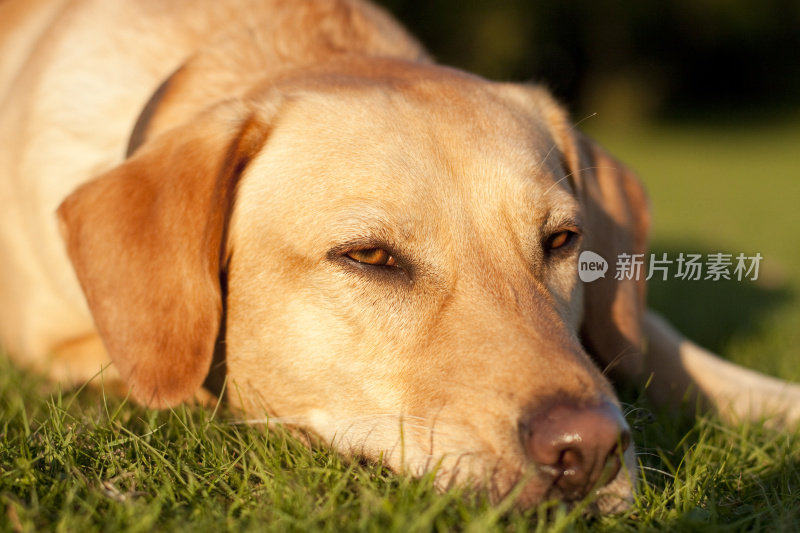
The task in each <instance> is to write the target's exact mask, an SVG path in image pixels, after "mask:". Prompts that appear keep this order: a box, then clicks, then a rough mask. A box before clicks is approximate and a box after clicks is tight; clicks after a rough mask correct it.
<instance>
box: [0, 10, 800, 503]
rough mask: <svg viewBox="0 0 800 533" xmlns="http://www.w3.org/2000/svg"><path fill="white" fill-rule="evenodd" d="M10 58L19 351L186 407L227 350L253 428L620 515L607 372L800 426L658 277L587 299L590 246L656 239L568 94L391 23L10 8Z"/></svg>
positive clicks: (621, 491)
mask: <svg viewBox="0 0 800 533" xmlns="http://www.w3.org/2000/svg"><path fill="white" fill-rule="evenodd" d="M0 51H2V53H0V139H2V144H0V180H2V181H0V187H1V188H0V190H2V193H0V194H1V195H2V196H0V245H1V246H2V247H3V250H4V261H3V262H2V264H0V341H2V343H3V345H4V346H5V347H6V348H7V349H8V350H9V352H10V353H11V354H12V355H13V356H14V357H15V358H16V359H17V360H19V361H21V362H22V363H25V364H28V365H31V366H34V367H36V368H38V369H40V370H42V371H44V372H47V373H49V374H50V375H51V376H53V377H55V378H57V379H61V380H64V381H71V382H81V381H85V380H87V379H90V378H92V377H93V376H94V375H95V374H97V372H98V371H99V369H100V368H101V367H102V366H107V365H108V364H109V363H111V362H112V361H113V363H114V364H113V365H111V366H110V367H108V368H106V371H105V374H104V375H105V377H106V378H109V377H114V376H116V375H119V376H120V377H121V378H122V380H124V381H125V383H127V384H128V385H129V386H130V387H131V388H132V392H133V395H134V396H135V397H136V398H137V399H139V400H140V401H142V402H144V403H147V404H150V405H156V406H166V405H173V404H175V403H178V402H180V401H183V400H186V399H189V398H191V397H192V396H194V395H196V394H197V393H198V391H199V390H200V387H201V385H202V383H203V381H204V380H205V379H206V377H207V375H208V373H209V366H210V365H211V360H212V355H213V353H214V350H215V346H217V347H218V348H219V346H223V347H224V349H223V350H219V349H218V354H219V353H222V352H224V356H225V359H224V361H225V367H226V368H227V377H228V379H229V382H228V391H229V398H230V399H231V401H232V402H233V403H234V404H235V405H238V406H241V407H242V408H244V409H245V410H246V411H248V412H250V413H251V414H253V415H255V416H263V415H264V414H265V413H268V414H270V415H271V416H273V417H275V418H276V419H278V420H284V421H287V422H290V423H292V424H295V425H298V426H301V427H304V428H307V429H310V430H312V431H314V432H316V433H317V434H319V435H320V436H321V437H323V438H324V439H326V440H328V441H329V442H332V443H333V445H334V446H335V447H337V448H338V449H340V450H342V451H343V452H345V453H349V452H358V453H363V454H365V455H367V456H369V457H378V456H379V455H381V454H383V455H384V458H385V460H386V461H387V463H388V464H389V465H391V466H392V467H394V468H396V469H398V470H402V469H408V470H410V471H412V472H413V473H419V472H422V471H425V470H427V469H430V468H433V467H435V466H438V468H439V480H440V482H441V483H443V484H446V483H448V482H477V483H481V484H485V485H486V486H487V487H489V488H490V489H491V490H493V491H494V492H495V493H496V494H498V495H501V494H504V493H506V492H507V491H508V490H509V489H510V488H511V487H512V486H513V485H514V484H515V483H516V482H517V481H518V480H520V479H522V478H525V476H527V475H528V473H529V472H530V477H529V478H525V479H527V481H526V485H525V487H524V490H523V491H522V501H524V502H527V503H532V502H536V501H540V500H541V499H542V498H545V497H552V496H555V497H561V498H564V499H568V500H575V499H579V498H582V497H584V496H585V495H587V494H588V493H590V492H591V491H592V490H593V489H595V488H597V487H599V486H601V485H604V484H605V483H606V482H608V481H610V482H609V483H608V484H607V485H606V486H605V487H603V488H602V489H601V490H600V491H599V499H598V505H599V507H600V508H601V509H603V510H610V509H613V508H616V507H618V506H619V505H620V502H624V501H625V500H626V499H627V498H628V497H629V496H630V491H631V485H632V479H633V478H634V477H635V476H634V475H633V474H632V472H634V469H633V463H634V462H633V460H632V454H633V447H632V446H628V441H629V435H628V432H627V428H626V426H625V422H624V420H622V418H621V415H620V413H619V407H618V406H619V404H618V401H617V400H616V398H615V396H614V393H613V390H612V388H611V386H610V384H609V383H608V381H607V380H606V378H605V377H604V376H603V375H602V374H601V371H600V369H599V368H598V367H597V366H595V364H594V363H593V360H592V359H590V355H591V357H593V358H594V361H595V362H597V363H599V364H600V365H602V366H603V367H606V366H609V367H610V369H611V372H612V375H614V376H615V377H618V378H624V379H631V380H635V379H643V378H644V377H645V376H647V375H649V374H650V373H652V372H655V377H654V380H653V383H654V385H653V395H654V397H656V398H658V399H660V400H663V401H668V400H670V399H675V398H680V397H681V396H682V395H683V394H684V392H685V391H686V388H687V386H688V385H689V384H690V383H696V384H697V385H698V388H699V389H701V391H702V392H704V393H705V395H706V397H708V398H709V399H710V400H711V401H712V404H713V405H715V406H716V407H718V408H719V409H720V410H722V412H723V413H724V414H728V415H732V416H746V415H755V416H759V415H760V414H762V413H763V412H764V409H767V408H769V409H777V410H779V411H781V412H782V413H783V415H784V416H785V417H786V418H787V419H789V420H794V419H796V418H797V417H798V409H800V408H799V407H798V404H800V392H798V389H797V387H795V386H791V385H787V384H784V383H782V382H779V381H777V380H770V379H769V378H765V377H763V376H760V375H757V374H755V373H752V372H749V371H746V370H744V369H741V368H739V367H735V366H733V365H730V364H728V363H724V362H722V361H720V360H719V359H717V358H715V357H714V356H712V355H710V354H707V353H705V352H703V351H702V350H700V349H699V348H697V347H695V346H692V345H690V344H687V343H685V342H684V341H683V340H682V339H681V338H680V336H679V335H678V334H677V333H676V332H674V331H672V330H671V329H670V328H669V326H667V325H666V324H665V323H663V322H662V321H660V320H659V319H658V318H656V317H654V316H652V315H649V314H647V313H645V310H644V285H643V282H642V281H638V280H621V281H618V280H614V279H612V278H613V276H612V277H609V278H608V279H604V280H599V281H597V282H595V283H592V284H587V285H586V286H582V285H581V284H580V283H579V282H578V280H577V275H576V261H577V254H578V252H579V250H580V249H589V250H594V251H597V252H602V254H603V255H604V256H605V257H607V258H609V259H611V258H613V257H615V256H616V255H617V254H620V253H643V252H644V250H645V247H646V233H647V226H648V216H647V206H646V201H645V196H644V192H643V190H642V188H641V186H640V185H639V183H638V181H637V180H636V179H635V178H634V177H633V176H632V175H631V174H630V173H629V172H628V171H627V170H626V169H625V168H624V167H623V166H622V165H620V164H619V163H617V162H616V161H614V160H613V159H611V158H610V157H609V156H607V155H606V154H605V153H604V152H603V151H602V150H600V149H599V148H598V147H596V146H595V145H594V144H593V143H592V142H591V141H589V140H588V139H586V138H585V137H583V136H582V135H580V134H579V133H577V132H575V131H574V130H573V129H572V128H571V126H570V125H569V123H568V122H567V120H566V118H565V116H564V114H563V112H562V111H561V109H560V108H559V107H558V106H557V105H556V104H555V103H554V102H553V101H552V99H551V98H550V97H549V96H548V95H547V94H546V93H545V92H544V91H543V90H541V89H537V88H533V87H524V86H516V85H511V84H496V83H491V82H488V81H485V80H482V79H480V78H477V77H474V76H471V75H468V74H465V73H462V72H459V71H456V70H452V69H447V68H443V67H439V66H435V65H433V64H432V62H431V61H430V60H429V58H428V56H427V55H426V53H425V51H424V50H423V49H422V48H421V47H420V46H419V45H418V44H417V43H416V42H415V41H414V40H413V39H412V38H411V37H410V36H409V35H408V34H407V33H406V32H405V31H404V30H403V29H402V28H400V27H399V26H398V25H396V23H394V22H393V21H392V20H391V19H390V18H389V17H388V16H387V15H385V14H384V13H383V12H382V11H380V10H378V9H376V8H374V7H372V6H369V5H366V4H362V3H360V2H357V1H349V0H318V1H313V0H295V1H292V2H286V1H280V0H272V1H269V0H265V1H257V0H226V1H225V2H219V1H215V0H202V1H201V0H195V1H185V2H182V1H174V2H164V1H162V0H159V1H150V0H144V1H142V0H138V1H132V0H131V1H120V2H105V1H103V0H76V1H71V0H63V1H45V0H42V1H31V0H5V2H3V3H0ZM59 206H60V207H59ZM56 210H58V213H59V216H58V217H56V215H55V213H56ZM59 221H60V222H59ZM59 223H60V226H61V227H60V228H59ZM62 235H63V239H62ZM65 242H66V247H65V246H64V243H65ZM75 272H77V278H76V277H75ZM87 302H88V305H87ZM223 308H224V312H223ZM646 337H647V338H648V339H649V343H650V357H645V356H644V355H643V353H642V347H643V345H644V344H645V338H646ZM217 341H222V342H217ZM681 343H683V344H681ZM589 354H590V355H589ZM709 369H710V372H709ZM721 371H724V372H727V373H726V374H725V377H724V379H720V378H719V373H720V372H721ZM743 387H747V388H748V390H751V391H753V393H752V396H747V395H742V394H741V391H742V388H743ZM733 398H736V399H738V400H739V403H735V404H731V403H730V400H731V399H733ZM753 407H755V408H756V409H755V410H754V409H753ZM570 435H573V436H575V435H577V440H578V441H583V442H584V443H583V444H576V443H574V442H572V441H571V440H570V438H569V436H570ZM573 440H574V439H573ZM623 451H624V453H625V455H626V457H627V459H628V461H627V468H622V469H619V462H618V460H619V457H620V456H621V455H622V453H623ZM609 465H610V466H609ZM607 466H608V468H606V467H607ZM604 469H606V471H605V472H604ZM612 478H613V479H612Z"/></svg>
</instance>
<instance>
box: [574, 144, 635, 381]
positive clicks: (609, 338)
mask: <svg viewBox="0 0 800 533" xmlns="http://www.w3.org/2000/svg"><path fill="white" fill-rule="evenodd" d="M571 138H572V141H571V142H570V144H569V145H568V146H569V147H568V148H567V149H566V151H565V152H564V154H565V159H566V161H567V164H568V167H569V168H568V171H569V172H571V173H573V176H574V177H575V180H574V183H575V184H576V188H577V192H578V196H579V198H580V202H581V207H582V210H583V216H584V245H583V250H591V251H593V252H595V253H598V254H599V255H601V256H602V257H603V258H605V260H606V261H608V264H609V269H608V272H607V273H606V276H605V277H603V278H599V279H597V280H595V281H593V282H590V283H586V284H585V285H584V304H583V321H582V324H581V332H580V333H581V339H582V341H583V343H584V346H585V347H586V349H587V351H588V352H589V353H590V354H592V355H593V356H594V357H595V358H596V359H597V360H598V361H599V362H601V363H603V364H604V365H606V367H607V368H608V371H609V372H610V373H611V374H612V375H614V376H619V377H623V378H627V379H630V378H633V377H635V376H638V375H639V374H640V373H641V372H642V370H643V359H642V351H643V349H644V345H643V343H644V339H643V336H642V319H643V313H644V308H645V277H646V274H647V272H646V270H645V265H644V257H645V252H646V251H647V238H648V231H649V227H650V211H649V205H648V200H647V195H646V193H645V190H644V187H643V186H642V184H641V183H640V182H639V180H638V179H637V178H636V176H635V175H634V174H633V172H631V171H630V170H629V169H628V168H627V167H625V165H623V164H622V163H620V162H619V161H617V160H616V159H614V158H613V157H611V156H610V155H608V154H607V153H606V152H605V150H603V149H602V148H601V147H600V146H598V145H597V144H596V143H595V142H594V141H592V140H591V139H589V138H588V137H587V136H585V135H583V134H581V133H579V132H575V131H574V130H573V132H572V133H571ZM623 254H628V257H629V258H630V260H631V263H632V264H633V263H635V262H638V261H641V262H642V266H641V267H640V268H641V271H640V272H638V273H637V272H636V271H635V270H634V271H632V272H623V273H622V274H624V275H622V276H617V275H616V273H615V271H616V267H617V261H618V258H621V257H624V255H623ZM629 274H630V275H629ZM618 277H619V278H621V279H617V278H618Z"/></svg>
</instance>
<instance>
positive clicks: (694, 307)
mask: <svg viewBox="0 0 800 533" xmlns="http://www.w3.org/2000/svg"><path fill="white" fill-rule="evenodd" d="M719 252H722V253H726V254H728V253H729V254H731V255H732V257H733V258H734V259H733V263H734V266H735V263H736V260H735V257H736V256H737V255H738V254H739V251H731V250H710V249H708V247H707V246H702V245H697V244H694V243H691V242H683V243H675V242H664V241H660V242H659V241H657V242H655V243H654V244H653V246H652V247H651V253H653V254H655V255H654V257H656V258H657V259H660V258H661V257H662V254H664V253H666V254H667V259H668V260H672V261H675V260H677V258H678V257H679V255H680V254H681V253H683V254H684V255H686V254H702V257H703V259H702V260H701V262H702V263H705V262H706V258H707V257H708V254H716V253H719ZM745 255H750V254H749V253H747V252H745ZM649 257H650V256H649V255H648V259H649ZM704 267H705V264H704ZM677 268H678V267H677V264H676V263H673V264H671V265H669V270H668V279H667V280H666V281H662V279H661V277H660V274H658V273H656V275H655V276H653V278H652V279H651V280H650V281H648V284H647V291H648V296H647V301H648V306H649V307H651V308H652V309H655V310H656V311H658V312H660V313H661V314H663V315H664V316H665V317H667V318H668V319H669V321H670V322H671V323H672V324H674V325H675V326H676V327H677V328H678V330H680V331H681V332H683V333H684V334H685V335H686V336H687V337H688V338H690V339H692V340H694V341H695V342H697V343H698V344H700V345H701V346H704V347H705V348H707V349H709V350H711V351H713V352H716V353H720V352H722V351H724V348H725V345H726V344H727V342H728V341H729V340H730V338H731V336H732V335H733V334H734V333H736V334H737V335H738V336H741V335H743V334H744V335H747V334H750V333H755V332H756V328H758V326H759V324H760V323H761V322H762V320H764V319H766V318H767V317H768V316H769V315H770V314H771V313H772V312H774V311H775V310H776V309H779V308H780V307H781V306H782V305H784V304H785V303H787V302H790V301H791V300H792V298H793V294H792V291H791V290H789V289H788V288H787V287H769V286H768V284H766V283H763V282H759V281H752V280H751V279H749V278H747V277H745V279H743V280H742V281H737V280H736V277H735V275H733V267H731V269H730V272H731V278H732V279H731V280H730V281H728V280H724V279H721V280H719V281H712V280H704V279H701V280H697V281H693V280H681V279H675V278H674V276H675V274H676V273H677ZM705 276H706V269H705V268H704V269H703V273H702V277H703V278H704V277H705ZM759 279H761V280H763V279H764V260H762V261H761V272H760V273H759Z"/></svg>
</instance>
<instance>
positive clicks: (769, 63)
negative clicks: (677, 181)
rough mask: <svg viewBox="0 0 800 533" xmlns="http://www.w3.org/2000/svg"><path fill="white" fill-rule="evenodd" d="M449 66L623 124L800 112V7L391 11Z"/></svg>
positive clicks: (477, 2) (591, 1)
mask: <svg viewBox="0 0 800 533" xmlns="http://www.w3.org/2000/svg"><path fill="white" fill-rule="evenodd" d="M379 1H380V2H381V3H382V4H383V5H385V6H386V7H387V8H388V9H389V10H390V11H391V12H393V13H394V14H395V15H396V16H397V17H398V18H399V19H400V20H402V21H403V22H404V23H405V24H406V25H407V26H408V27H409V28H410V29H411V30H412V32H414V33H415V34H416V35H417V36H418V37H419V38H420V39H421V40H422V41H423V43H424V44H426V45H427V46H428V48H429V49H430V50H431V51H432V53H433V54H434V55H435V56H436V57H437V59H438V60H440V61H441V62H443V63H448V64H452V65H456V66H460V67H462V68H465V69H467V70H471V71H473V72H477V73H479V74H482V75H484V76H487V77H489V78H493V79H511V80H517V81H519V80H536V81H544V82H545V83H546V84H547V85H549V86H550V88H551V89H552V90H553V91H554V92H555V93H556V94H557V95H558V96H559V97H560V98H562V100H564V101H565V102H567V103H568V104H569V105H570V106H571V107H572V108H573V109H574V110H576V112H580V113H585V112H588V111H598V110H602V111H604V112H611V113H614V114H615V116H619V117H620V119H621V120H627V119H630V120H636V119H637V118H650V117H655V116H664V115H669V116H672V115H675V114H676V113H677V114H682V113H696V112H698V111H702V112H706V113H707V112H713V111H721V112H724V113H736V112H737V111H744V112H748V113H749V112H753V111H760V110H766V109H774V108H780V107H781V106H787V105H788V106H791V107H792V108H796V107H797V106H798V104H800V0H760V1H758V2H756V1H753V0H651V1H648V2H631V1H629V0H570V1H559V0H540V1H530V0H505V1H496V0H495V1H491V0H432V1H422V0H379Z"/></svg>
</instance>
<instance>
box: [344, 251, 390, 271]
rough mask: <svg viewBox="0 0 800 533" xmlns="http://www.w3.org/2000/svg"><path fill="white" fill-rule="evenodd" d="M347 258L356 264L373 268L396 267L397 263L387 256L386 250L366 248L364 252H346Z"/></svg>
mask: <svg viewBox="0 0 800 533" xmlns="http://www.w3.org/2000/svg"><path fill="white" fill-rule="evenodd" d="M345 255H347V257H349V258H350V259H352V260H353V261H356V262H357V263H363V264H365V265H373V266H391V267H393V266H397V261H396V260H395V258H394V257H392V256H391V254H389V252H387V251H386V250H384V249H382V248H367V249H365V250H352V251H350V252H347V254H345Z"/></svg>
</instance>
